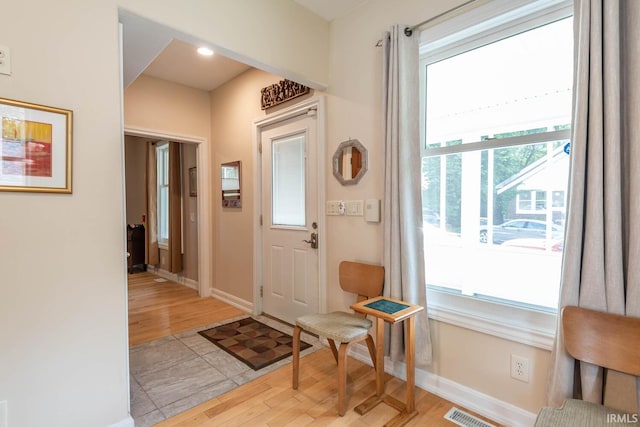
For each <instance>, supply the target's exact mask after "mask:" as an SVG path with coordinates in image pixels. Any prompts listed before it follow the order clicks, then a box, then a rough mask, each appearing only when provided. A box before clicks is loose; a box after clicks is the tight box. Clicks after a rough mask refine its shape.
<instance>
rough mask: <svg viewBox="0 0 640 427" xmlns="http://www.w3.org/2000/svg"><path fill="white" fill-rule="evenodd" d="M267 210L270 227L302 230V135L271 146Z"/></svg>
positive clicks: (303, 163) (303, 219)
mask: <svg viewBox="0 0 640 427" xmlns="http://www.w3.org/2000/svg"><path fill="white" fill-rule="evenodd" d="M271 151H272V157H273V158H272V165H273V172H272V187H271V188H272V191H271V199H272V200H271V206H272V209H273V212H272V218H273V219H272V221H273V224H274V225H293V226H304V225H305V224H306V218H305V217H306V215H305V211H306V206H305V199H306V197H305V196H306V194H305V175H306V173H305V135H304V134H303V135H296V136H293V137H287V138H284V139H280V140H276V141H274V142H273V146H272V149H271Z"/></svg>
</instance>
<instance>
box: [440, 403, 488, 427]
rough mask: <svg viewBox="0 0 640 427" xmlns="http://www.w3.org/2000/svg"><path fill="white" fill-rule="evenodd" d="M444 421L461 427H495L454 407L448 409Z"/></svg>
mask: <svg viewBox="0 0 640 427" xmlns="http://www.w3.org/2000/svg"><path fill="white" fill-rule="evenodd" d="M444 419H445V420H449V421H451V422H452V423H454V424H458V425H459V426H462V427H496V426H494V425H493V424H489V423H487V422H485V421H482V420H481V419H480V418H478V417H474V416H473V415H471V414H468V413H466V412H464V411H462V410H460V409H458V408H455V407H454V408H451V409H449V412H447V413H446V414H445V416H444Z"/></svg>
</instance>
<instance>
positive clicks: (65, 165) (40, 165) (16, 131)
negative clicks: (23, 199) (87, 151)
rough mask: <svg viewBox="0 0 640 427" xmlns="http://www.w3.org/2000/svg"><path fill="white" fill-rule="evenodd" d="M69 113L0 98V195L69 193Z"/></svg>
mask: <svg viewBox="0 0 640 427" xmlns="http://www.w3.org/2000/svg"><path fill="white" fill-rule="evenodd" d="M72 129H73V111H71V110H66V109H63V108H56V107H48V106H46V105H39V104H32V103H28V102H22V101H15V100H12V99H5V98H0V191H25V192H39V193H68V194H70V193H71V160H72V151H71V147H72Z"/></svg>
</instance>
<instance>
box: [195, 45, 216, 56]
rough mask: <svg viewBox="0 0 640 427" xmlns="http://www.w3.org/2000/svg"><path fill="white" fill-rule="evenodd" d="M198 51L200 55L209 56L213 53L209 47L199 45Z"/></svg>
mask: <svg viewBox="0 0 640 427" xmlns="http://www.w3.org/2000/svg"><path fill="white" fill-rule="evenodd" d="M198 53H199V54H200V55H202V56H211V55H213V51H212V50H211V49H209V48H208V47H199V48H198Z"/></svg>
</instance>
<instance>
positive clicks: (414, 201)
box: [382, 25, 432, 366]
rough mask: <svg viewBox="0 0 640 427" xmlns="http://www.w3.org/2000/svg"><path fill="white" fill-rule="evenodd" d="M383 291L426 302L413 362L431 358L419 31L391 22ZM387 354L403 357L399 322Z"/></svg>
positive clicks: (385, 73) (386, 47)
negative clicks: (409, 31)
mask: <svg viewBox="0 0 640 427" xmlns="http://www.w3.org/2000/svg"><path fill="white" fill-rule="evenodd" d="M382 49H383V70H382V84H383V89H382V107H383V118H384V119H383V132H384V133H383V136H384V162H385V163H384V179H385V182H384V185H385V187H384V231H383V233H384V242H383V244H384V249H383V262H384V267H385V285H384V295H385V296H388V297H391V298H396V299H399V300H403V301H407V302H410V303H413V304H419V305H421V306H423V307H425V310H423V311H422V312H420V313H419V314H418V316H417V318H416V328H415V329H416V335H415V343H416V364H417V365H423V366H424V365H428V364H430V363H431V360H432V350H431V337H430V334H429V324H428V317H427V313H426V308H427V296H426V285H425V274H424V246H423V241H422V196H421V193H420V191H421V184H420V141H419V128H418V111H419V102H418V90H417V88H418V37H417V35H415V34H414V35H412V36H409V37H408V36H406V35H405V34H404V27H401V26H398V25H396V26H394V27H393V28H392V29H391V31H390V32H389V33H386V34H385V35H384V36H383V44H382ZM386 342H388V343H389V354H390V356H391V359H392V360H402V359H403V358H404V333H403V330H402V324H396V325H393V326H392V327H391V328H390V334H389V339H388V340H387V341H386Z"/></svg>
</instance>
